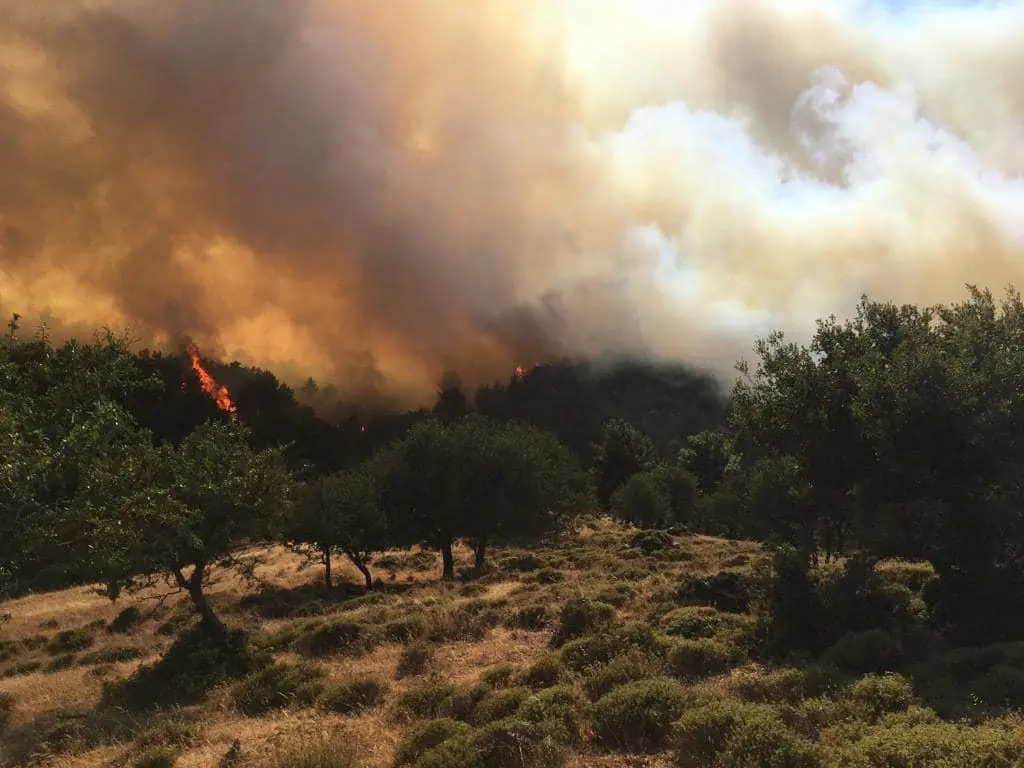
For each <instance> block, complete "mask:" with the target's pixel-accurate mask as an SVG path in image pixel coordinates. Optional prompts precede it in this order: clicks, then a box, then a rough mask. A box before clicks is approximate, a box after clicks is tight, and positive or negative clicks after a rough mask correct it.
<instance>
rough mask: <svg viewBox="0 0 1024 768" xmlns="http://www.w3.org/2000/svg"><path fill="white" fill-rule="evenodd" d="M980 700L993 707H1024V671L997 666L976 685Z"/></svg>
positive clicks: (1003, 665)
mask: <svg viewBox="0 0 1024 768" xmlns="http://www.w3.org/2000/svg"><path fill="white" fill-rule="evenodd" d="M974 693H975V695H976V696H977V697H978V700H979V701H981V702H982V703H984V704H987V705H989V706H993V707H1014V708H1016V707H1021V706H1022V705H1024V670H1022V669H1019V668H1018V667H1011V666H1010V665H1008V664H997V665H995V666H994V667H992V669H990V670H989V671H988V672H986V673H985V674H984V676H982V678H981V679H980V680H978V681H977V682H976V683H975V685H974Z"/></svg>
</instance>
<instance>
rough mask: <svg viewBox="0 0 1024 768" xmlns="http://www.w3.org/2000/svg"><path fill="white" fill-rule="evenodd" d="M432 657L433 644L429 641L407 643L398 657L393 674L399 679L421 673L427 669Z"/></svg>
mask: <svg viewBox="0 0 1024 768" xmlns="http://www.w3.org/2000/svg"><path fill="white" fill-rule="evenodd" d="M432 658H434V646H433V645H431V644H430V643H424V642H419V643H413V644H412V645H407V646H405V648H403V649H402V653H401V655H400V656H399V657H398V666H397V668H396V670H395V674H396V675H397V677H398V678H399V679H401V678H403V677H413V676H415V675H422V674H423V673H424V672H426V671H427V667H428V666H429V665H430V660H431V659H432Z"/></svg>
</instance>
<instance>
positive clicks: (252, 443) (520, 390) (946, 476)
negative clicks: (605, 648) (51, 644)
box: [0, 288, 1024, 766]
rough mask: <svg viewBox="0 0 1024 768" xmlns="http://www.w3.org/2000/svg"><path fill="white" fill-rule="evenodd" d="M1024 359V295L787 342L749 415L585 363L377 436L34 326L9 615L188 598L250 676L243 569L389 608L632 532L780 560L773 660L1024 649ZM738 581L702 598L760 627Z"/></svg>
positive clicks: (704, 389) (19, 340)
mask: <svg viewBox="0 0 1024 768" xmlns="http://www.w3.org/2000/svg"><path fill="white" fill-rule="evenodd" d="M1022 350H1024V303H1022V300H1021V298H1020V296H1019V295H1018V294H1017V293H1015V292H1013V291H1010V292H1008V293H1007V295H1006V296H1005V297H1004V298H1003V299H1002V300H997V299H996V298H994V297H993V296H992V294H991V293H989V292H987V291H982V290H978V289H975V288H969V291H968V295H967V297H966V298H965V299H964V300H963V301H962V302H960V303H954V304H950V305H942V306H934V307H917V306H898V305H894V304H891V303H885V302H877V301H872V300H870V299H868V298H864V299H862V301H861V302H860V304H859V305H858V306H857V309H856V313H855V314H854V316H853V317H852V318H851V319H848V320H843V321H840V320H837V319H836V318H828V319H823V320H821V321H819V322H818V324H817V327H816V329H815V330H814V333H813V335H812V337H811V339H810V341H809V342H808V343H806V344H799V343H794V342H791V341H788V340H787V339H786V338H785V337H784V336H783V334H782V333H773V334H771V335H770V336H768V337H767V338H765V339H762V340H760V341H759V342H758V343H757V344H756V347H755V350H754V351H755V356H756V357H755V359H754V360H753V361H752V362H750V363H740V364H739V366H738V367H739V372H740V376H739V378H738V379H737V381H736V382H735V384H734V386H733V387H732V389H731V391H730V392H728V393H726V392H725V391H724V390H723V389H721V387H720V385H719V384H717V383H716V382H715V381H714V380H713V379H711V378H709V377H708V376H705V375H702V374H700V373H698V372H695V371H692V370H689V369H687V368H685V367H682V366H678V365H669V364H661V363H654V362H631V361H611V362H606V363H601V364H595V363H588V362H582V361H572V360H563V361H556V362H552V363H548V364H544V365H540V366H537V367H536V368H534V369H532V370H529V371H520V370H517V371H514V372H510V376H509V379H508V380H507V381H506V382H496V383H494V384H492V385H490V386H484V387H480V388H479V389H477V390H476V391H467V389H466V388H464V387H463V386H462V385H461V383H460V381H459V379H458V377H457V376H456V375H454V374H448V375H446V376H444V377H443V378H442V380H441V381H440V382H439V384H438V389H437V398H436V402H435V404H434V405H433V406H432V407H431V408H424V409H421V410H416V411H410V412H407V413H365V412H363V413H357V412H346V411H345V410H344V409H341V408H338V409H334V410H333V411H330V410H327V411H325V410H324V409H322V408H321V409H318V410H314V409H313V408H312V407H310V405H309V404H308V402H310V400H311V399H312V398H310V397H309V396H310V394H311V393H314V392H316V391H317V387H316V384H315V383H313V382H307V384H306V386H305V387H303V388H301V389H300V391H298V392H296V391H294V390H292V389H291V388H289V387H288V386H286V385H285V384H283V383H282V382H280V381H278V380H277V379H276V377H275V376H274V375H273V373H271V372H269V371H265V370H259V369H254V368H246V367H243V366H241V365H239V364H237V363H233V364H224V363H219V362H216V361H212V360H202V359H201V358H199V356H198V354H197V353H195V352H194V350H184V351H182V352H181V353H180V354H167V353H160V352H153V351H148V350H147V351H141V352H139V351H135V350H132V349H131V348H130V346H129V345H128V344H127V343H126V341H125V340H124V339H122V338H119V337H118V336H116V335H115V334H112V333H109V332H107V333H103V334H98V335H97V337H96V338H95V339H94V340H93V341H92V342H90V343H84V342H81V341H69V342H67V343H63V344H60V345H54V344H52V343H51V342H50V341H49V340H48V339H47V338H46V336H45V334H44V333H40V334H36V335H35V336H32V335H31V334H28V335H26V334H25V332H24V331H23V330H22V329H20V328H19V327H18V318H17V317H15V318H14V319H13V320H12V321H11V323H10V325H9V328H8V333H7V334H6V336H5V337H4V338H3V340H2V341H0V429H2V431H3V436H4V439H3V441H2V442H0V468H2V480H3V482H2V483H0V510H2V514H0V596H2V597H4V598H13V597H17V596H21V595H27V594H31V593H38V592H42V591H46V590H54V589H59V588H65V587H68V586H70V585H76V584H102V585H103V589H104V590H105V591H106V594H107V595H108V596H109V597H111V598H117V597H118V596H119V595H121V594H124V593H126V592H128V593H133V592H138V591H139V590H143V589H147V588H151V587H152V586H153V585H155V584H158V583H169V584H170V585H171V586H172V587H174V588H175V589H178V590H180V591H181V592H182V593H183V594H184V595H185V596H186V600H187V604H189V605H190V606H191V609H192V610H193V611H194V614H195V615H196V616H197V617H198V624H197V629H196V633H195V634H194V635H193V636H190V639H189V640H188V642H190V643H198V644H199V645H200V646H205V647H208V648H215V647H225V648H227V647H231V648H235V650H237V647H236V645H237V643H238V642H244V640H239V635H238V634H237V632H236V631H235V630H233V629H232V628H231V626H230V622H228V621H226V620H225V619H224V618H223V617H222V615H221V614H220V612H219V611H218V610H217V607H216V605H215V604H214V603H213V602H212V601H211V600H210V599H209V594H208V589H207V587H208V585H209V584H210V583H211V581H210V580H211V578H213V576H212V575H213V574H216V573H219V572H237V573H241V574H243V575H245V574H247V573H251V572H252V569H253V568H254V564H253V562H250V561H248V560H247V559H246V558H245V557H243V556H241V555H240V554H239V553H240V552H241V551H242V549H243V547H246V546H249V545H253V544H262V543H277V544H282V545H284V546H285V547H287V548H288V549H289V550H290V551H294V552H297V553H300V554H301V555H302V556H303V557H304V558H306V561H307V562H313V563H316V564H317V567H318V568H319V576H318V579H319V580H320V581H321V583H322V584H323V585H324V587H325V588H326V589H333V588H335V586H336V585H335V578H336V573H337V571H338V561H339V559H340V560H341V562H343V563H346V564H351V566H352V567H354V568H355V569H356V570H357V571H358V573H359V574H360V576H361V587H362V588H363V589H365V590H366V591H367V594H372V593H373V592H374V590H385V591H386V590H387V589H388V586H387V584H386V583H384V582H383V581H382V579H381V576H382V569H383V570H386V569H387V566H386V565H380V563H385V562H386V561H387V560H388V558H391V560H392V561H393V560H394V557H395V556H393V555H391V554H389V555H387V557H383V555H384V553H393V552H395V551H406V552H409V551H414V550H415V551H418V552H436V553H438V554H439V557H440V560H439V566H440V569H439V573H438V576H440V579H441V583H442V584H443V583H449V582H455V581H457V580H463V581H469V580H472V579H474V578H483V577H484V576H485V575H486V574H487V573H489V572H490V571H491V569H493V567H494V564H493V559H494V557H493V553H494V552H495V550H497V549H500V550H502V551H508V550H509V548H510V547H515V548H521V549H523V550H525V551H529V550H530V549H531V548H534V549H536V550H537V551H541V550H543V549H544V548H545V547H551V546H553V542H557V541H559V537H560V536H562V535H564V534H565V533H566V532H569V531H572V530H573V529H574V528H576V527H577V526H578V525H580V524H581V521H584V520H591V521H592V520H594V519H600V518H610V519H612V520H614V521H617V523H619V524H623V525H626V526H629V527H630V529H631V530H632V529H639V533H637V534H636V536H635V537H634V538H633V539H632V540H631V541H632V543H631V545H630V546H633V547H636V548H639V551H641V552H644V553H646V554H647V555H651V553H654V552H657V551H659V550H663V549H665V548H666V547H672V546H675V545H674V544H673V542H675V541H677V540H678V538H673V537H680V536H695V535H704V536H714V537H721V538H722V539H724V540H731V541H734V542H739V541H745V542H751V541H752V542H758V543H759V545H760V546H763V547H764V548H765V551H767V552H768V553H770V557H769V559H768V564H767V566H766V568H767V570H766V571H764V573H762V574H761V576H760V577H759V578H760V581H759V582H758V583H759V584H760V586H759V587H758V591H757V596H756V598H751V597H750V596H749V595H747V596H746V597H743V599H742V600H741V601H740V602H741V603H742V610H746V608H747V606H748V603H750V600H752V599H753V600H755V601H756V603H757V605H758V606H760V607H759V608H758V611H759V613H758V615H759V619H758V622H757V627H756V631H754V634H753V635H751V637H750V638H748V640H746V641H744V642H747V643H748V645H747V646H745V647H746V648H747V650H746V651H745V652H746V653H749V654H751V656H753V657H754V658H757V659H760V660H761V661H763V662H769V661H772V660H775V661H778V660H780V659H788V660H790V662H792V661H793V660H796V659H802V660H804V661H807V660H814V659H816V658H818V657H819V656H820V655H821V654H822V653H825V652H826V651H828V649H830V648H833V647H834V646H836V644H837V643H843V642H846V643H847V644H850V643H854V642H856V643H861V644H862V645H863V647H862V648H861V649H860V651H858V653H860V655H861V656H862V657H866V656H873V657H874V656H879V657H880V658H881V657H886V654H889V655H890V656H899V657H900V658H902V657H904V656H906V655H907V654H910V653H911V651H910V650H909V649H910V648H911V647H914V644H915V643H920V642H921V640H920V638H921V637H922V636H927V637H929V638H931V640H930V641H929V642H931V643H941V644H946V645H950V646H954V647H959V646H980V645H987V644H993V643H1000V642H1007V641H1016V640H1024V616H1022V614H1020V613H1018V612H1017V611H1015V610H1012V609H1009V610H1008V608H1007V607H1008V606H1013V605H1016V604H1017V603H1018V602H1020V601H1022V600H1024V568H1022V566H1024V562H1022V554H1024V553H1022V546H1024V486H1022V481H1021V479H1020V477H1021V473H1020V468H1021V466H1024V431H1022V429H1021V427H1022V426H1024V391H1022V382H1024V353H1022ZM221 387H223V389H219V388H221ZM218 392H219V393H220V396H217V395H218ZM211 395H212V396H211ZM321 400H322V398H321ZM459 547H463V548H465V549H467V550H468V551H469V552H470V553H471V560H470V562H469V563H467V564H466V565H465V566H464V567H462V568H460V567H459V563H458V557H457V556H456V551H457V549H458V548H459ZM519 557H520V558H524V557H526V556H525V555H521V556H519ZM744 557H746V556H744ZM894 559H895V560H896V561H901V562H902V561H917V562H923V563H927V564H929V566H930V568H931V569H932V570H933V572H934V578H930V579H928V580H927V584H923V583H922V585H918V586H920V587H921V589H920V594H919V595H918V594H916V593H915V594H914V595H913V596H912V597H913V599H912V600H911V598H910V597H908V595H909V592H908V593H907V595H904V596H902V597H900V596H899V595H895V596H894V593H893V591H892V590H891V589H883V587H882V586H881V585H880V582H879V581H878V572H877V570H876V568H875V565H876V564H877V563H878V561H880V560H890V561H891V560H894ZM737 562H745V560H744V559H740V560H737ZM837 569H838V570H837ZM722 573H723V574H725V575H724V576H723V575H722V574H719V576H721V578H719V579H718V580H717V581H716V580H715V579H710V580H707V579H706V580H705V581H703V582H700V584H699V585H698V587H693V588H694V589H698V588H699V589H700V590H704V591H705V592H707V593H709V594H714V595H715V597H714V600H713V601H712V603H710V605H715V606H717V607H718V608H722V610H724V611H727V612H728V611H733V610H737V611H739V610H740V609H739V608H736V609H734V608H730V607H728V605H730V604H731V603H730V601H735V600H736V599H737V598H736V597H735V594H734V593H735V589H736V588H737V583H736V579H737V578H738V577H737V576H736V574H735V573H732V572H728V571H723V572H722ZM729 573H732V575H731V576H730V575H729ZM836 573H839V574H840V575H839V576H838V577H836V576H835V574H836ZM644 575H645V574H637V578H638V579H642V578H644ZM552 579H553V580H552V582H551V583H555V581H557V580H556V579H555V577H552ZM904 598H906V599H904ZM608 599H609V600H611V598H608ZM716 601H717V602H716ZM584 602H586V601H584ZM595 605H597V606H598V607H596V608H595ZM600 605H603V603H601V604H600ZM600 605H599V604H594V605H591V606H590V608H587V607H586V606H583V607H581V606H580V605H576V607H575V608H572V607H571V606H568V607H566V608H565V609H564V610H563V615H562V618H561V621H562V622H563V625H564V624H565V623H566V622H569V623H571V622H572V621H574V620H575V619H573V618H572V617H573V615H575V614H573V613H572V611H574V610H576V611H584V613H586V610H598V611H599V612H600V610H604V609H603V608H600ZM737 605H739V603H738V604H737ZM723 606H725V607H723ZM605 607H606V608H607V607H608V606H605ZM709 610H710V609H709ZM566 611H568V614H566V613H565V612H566ZM659 615H660V614H659ZM577 618H579V620H580V621H583V622H584V623H586V622H591V621H594V620H596V619H594V617H593V616H588V615H583V616H582V617H577ZM588 626H589V625H588ZM595 626H596V625H595ZM609 626H610V625H609ZM588 631H589V630H588ZM609 631H611V630H609ZM616 631H617V630H616ZM645 631H648V630H645ZM872 632H875V633H876V634H875V635H871V634H870V633H872ZM879 632H882V633H883V634H882V635H879V634H877V633H879ZM581 633H582V634H586V633H585V632H583V631H582V630H581ZM921 633H925V634H924V635H922V634H921ZM851 637H855V638H859V639H858V640H850V639H849V638H851ZM556 641H557V631H556V640H553V642H556ZM630 642H633V641H632V640H631V641H630ZM872 643H873V644H872ZM556 644H557V642H556ZM936 647H937V646H936ZM993 647H995V646H993ZM677 650H678V649H677ZM691 650H693V649H691ZM706 650H707V649H705V651H706ZM705 651H700V653H704V652H705ZM675 652H676V651H673V653H675ZM694 652H695V653H696V652H697V651H694ZM169 653H170V652H169ZM172 655H173V654H172ZM702 658H703V657H702ZM886 658H888V657H886ZM605 661H607V659H606V660H605ZM702 663H703V662H702ZM894 663H895V662H894ZM156 668H158V667H154V668H142V669H156ZM581 668H582V667H581ZM723 669H725V670H727V669H728V664H726V665H725V667H724V668H723ZM140 674H141V673H140ZM154 674H155V673H154ZM239 674H241V673H239ZM143 677H144V675H143ZM133 679H135V680H136V682H137V683H138V682H139V680H142V678H140V677H139V674H137V675H136V677H135V678H133ZM1013 680H1016V681H1018V683H1019V680H1018V677H1014V678H1013ZM140 684H141V683H140ZM1007 685H1009V683H1007ZM1011 687H1012V686H1011ZM111 690H112V691H113V690H114V689H111ZM1008 690H1009V689H1008ZM1014 691H1016V689H1013V690H1009V692H1008V693H1007V696H1008V697H1010V698H1013V697H1017V698H1024V697H1021V696H1020V695H1019V694H1018V693H1016V692H1014ZM104 695H107V694H106V693H105V694H104ZM110 695H114V694H110ZM608 695H612V694H608ZM652 695H654V694H652ZM659 695H660V694H659ZM677 714H678V713H677ZM595 727H596V726H595ZM808 749H810V747H808ZM808 754H810V753H808ZM794 759H796V758H794ZM802 759H803V758H801V760H802ZM808 760H810V758H808ZM424 764H426V763H424ZM516 764H517V765H518V763H516ZM536 764H537V765H540V764H545V763H536ZM681 764H687V763H685V761H684V762H683V763H681ZM707 764H708V765H711V764H712V763H707ZM721 764H722V765H725V764H726V763H721ZM728 764H729V765H733V764H735V765H740V764H743V765H746V764H753V763H728ZM756 764H757V765H762V764H763V765H769V764H770V765H779V766H782V765H791V764H792V765H814V764H816V763H814V762H813V761H811V762H800V761H797V762H780V763H772V762H758V763H756ZM872 764H874V763H872ZM878 764H879V765H882V764H886V765H888V764H890V763H886V762H884V761H883V762H882V763H878ZM899 764H901V765H902V764H904V763H899ZM907 764H908V765H910V764H911V763H907ZM913 764H914V765H918V764H920V765H925V764H928V765H930V764H932V763H930V762H927V761H926V762H920V763H913ZM986 764H988V763H986ZM991 764H992V765H997V764H998V765H1002V764H1004V763H999V762H996V763H991ZM1005 764H1007V765H1009V764H1011V763H1009V762H1008V763H1005ZM714 765H719V763H714Z"/></svg>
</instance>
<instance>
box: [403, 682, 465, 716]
mask: <svg viewBox="0 0 1024 768" xmlns="http://www.w3.org/2000/svg"><path fill="white" fill-rule="evenodd" d="M458 692H459V689H458V688H456V687H455V686H454V685H451V684H450V683H446V682H444V681H443V680H426V681H424V682H423V683H421V684H420V685H417V686H416V687H415V688H410V689H409V690H407V691H406V692H405V693H403V694H402V695H401V696H400V697H399V698H398V705H397V707H398V711H399V712H402V713H403V714H406V715H409V716H412V717H419V718H436V717H446V716H448V715H449V714H450V710H451V698H452V697H453V696H454V695H455V694H456V693H458Z"/></svg>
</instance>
